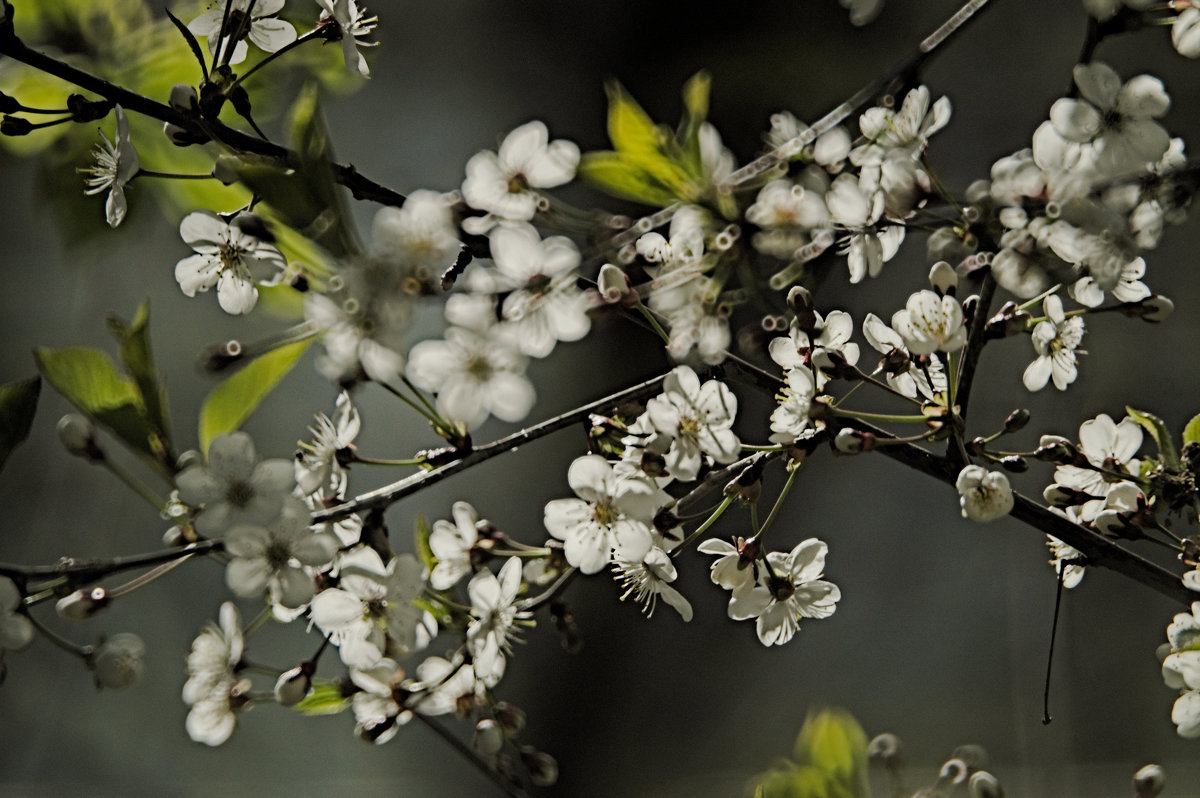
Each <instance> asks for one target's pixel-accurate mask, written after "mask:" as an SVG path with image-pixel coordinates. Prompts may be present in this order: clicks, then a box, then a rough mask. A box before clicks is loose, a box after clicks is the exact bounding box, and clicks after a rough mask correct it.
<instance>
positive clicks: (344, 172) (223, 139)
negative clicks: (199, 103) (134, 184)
mask: <svg viewBox="0 0 1200 798" xmlns="http://www.w3.org/2000/svg"><path fill="white" fill-rule="evenodd" d="M0 55H6V56H8V57H9V58H12V59H14V60H16V61H20V62H21V63H23V64H27V65H28V66H31V67H33V68H34V69H38V70H41V71H42V72H45V73H46V74H48V75H54V76H55V77H57V78H62V79H63V80H65V81H67V82H68V83H73V84H74V85H76V86H78V87H79V88H81V89H85V90H87V91H90V92H92V93H94V94H98V95H100V96H101V97H103V98H105V99H106V100H111V101H112V102H114V103H119V104H120V105H121V107H123V108H124V109H125V110H127V111H134V112H136V113H139V114H142V115H143V116H148V117H150V118H152V119H157V120H159V121H160V122H170V123H171V124H173V125H177V126H179V127H181V128H184V129H185V130H187V131H189V132H191V133H195V134H203V135H205V136H211V137H212V138H214V139H216V140H217V141H218V142H219V143H220V144H221V145H223V146H224V147H226V148H228V149H231V150H235V151H238V152H244V153H253V154H255V155H262V156H265V157H267V158H271V159H273V160H276V161H278V162H279V163H280V164H282V165H285V166H290V167H295V166H296V165H297V164H299V163H300V158H299V156H298V155H297V154H296V153H294V152H293V151H291V150H289V149H288V148H286V147H283V146H280V145H279V144H275V143H274V142H272V141H268V140H264V139H260V138H258V137H256V136H252V135H250V134H249V133H243V132H242V131H240V130H238V129H236V128H232V127H229V126H228V125H226V124H224V123H222V122H219V121H217V120H215V119H212V120H204V121H203V122H201V121H200V120H199V119H196V118H194V117H191V116H187V115H185V114H183V113H180V112H179V111H176V110H175V109H174V108H172V107H171V106H169V105H164V104H163V103H160V102H157V101H155V100H152V99H150V98H149V97H146V96H144V95H141V94H138V93H137V92H134V91H131V90H129V89H126V88H125V87H123V86H118V85H116V84H115V83H110V82H109V81H107V80H104V79H103V78H100V77H97V76H95V75H93V74H91V73H89V72H85V71H84V70H82V69H78V68H76V67H74V66H71V65H70V64H67V63H64V62H63V61H60V60H58V59H57V58H54V57H53V56H49V55H46V54H45V53H41V52H38V51H37V50H34V49H32V48H30V47H28V46H27V45H26V44H25V43H24V42H22V41H21V40H20V39H19V38H18V37H17V36H16V35H15V34H13V33H12V32H11V27H8V28H7V29H6V28H5V26H3V25H0ZM332 168H333V173H334V178H335V179H336V180H337V182H339V183H341V184H342V185H343V186H345V187H346V188H348V189H350V193H351V194H353V195H354V198H355V199H360V200H369V201H372V202H378V203H380V204H382V205H394V206H397V207H399V206H401V205H403V204H404V201H405V196H404V195H403V194H401V193H399V192H398V191H394V190H392V189H390V188H388V187H387V186H384V185H381V184H379V183H376V182H375V181H374V180H370V179H369V178H366V177H364V176H363V175H361V174H359V172H358V170H357V169H356V168H355V167H354V166H353V165H352V164H332Z"/></svg>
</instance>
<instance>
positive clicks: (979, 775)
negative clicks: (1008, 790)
mask: <svg viewBox="0 0 1200 798" xmlns="http://www.w3.org/2000/svg"><path fill="white" fill-rule="evenodd" d="M967 792H969V793H970V795H971V798H1004V788H1003V787H1001V786H1000V781H999V780H998V779H997V778H996V777H995V776H993V775H992V774H991V773H988V772H987V771H986V770H980V771H976V772H975V773H972V774H971V780H970V781H969V782H967Z"/></svg>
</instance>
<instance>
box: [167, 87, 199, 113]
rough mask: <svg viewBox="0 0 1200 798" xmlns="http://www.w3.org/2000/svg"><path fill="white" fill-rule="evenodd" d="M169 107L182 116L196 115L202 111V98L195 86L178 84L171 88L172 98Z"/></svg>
mask: <svg viewBox="0 0 1200 798" xmlns="http://www.w3.org/2000/svg"><path fill="white" fill-rule="evenodd" d="M167 103H168V105H170V106H171V107H172V108H174V109H175V110H176V111H179V112H180V113H181V114H195V113H199V111H200V96H199V95H198V94H196V89H195V87H194V86H189V85H187V84H186V83H176V84H175V85H174V86H172V87H171V97H170V99H169V100H168V101H167Z"/></svg>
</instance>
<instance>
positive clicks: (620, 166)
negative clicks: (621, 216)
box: [578, 151, 675, 208]
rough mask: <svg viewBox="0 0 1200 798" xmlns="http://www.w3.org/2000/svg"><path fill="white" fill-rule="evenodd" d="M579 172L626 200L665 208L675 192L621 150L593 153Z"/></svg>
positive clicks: (588, 154)
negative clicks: (659, 182) (620, 151)
mask: <svg viewBox="0 0 1200 798" xmlns="http://www.w3.org/2000/svg"><path fill="white" fill-rule="evenodd" d="M578 171H579V174H580V175H581V176H582V177H583V178H584V179H585V180H588V181H590V182H591V183H592V184H593V185H595V186H596V187H597V188H599V189H601V190H603V191H606V192H608V193H609V194H612V195H613V196H615V197H621V198H622V199H630V200H634V201H636V202H643V203H645V204H647V205H653V206H654V207H657V208H665V207H667V206H668V205H670V204H671V203H673V202H675V195H674V194H672V193H671V192H670V191H668V190H666V189H664V188H663V187H662V186H660V185H658V184H657V183H656V182H654V181H652V180H651V179H650V178H649V176H648V175H647V174H646V173H645V171H643V170H642V169H640V168H638V167H636V166H632V165H631V164H630V163H629V161H628V160H627V159H625V158H623V157H622V156H621V155H620V154H619V153H616V152H611V151H606V152H589V153H587V154H585V155H584V156H583V159H582V160H581V161H580V163H579V170H578Z"/></svg>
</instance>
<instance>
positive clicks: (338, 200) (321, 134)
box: [291, 83, 360, 255]
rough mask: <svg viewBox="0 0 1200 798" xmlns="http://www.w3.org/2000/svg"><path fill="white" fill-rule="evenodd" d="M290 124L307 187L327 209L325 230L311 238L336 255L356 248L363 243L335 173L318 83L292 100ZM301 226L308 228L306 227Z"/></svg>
mask: <svg viewBox="0 0 1200 798" xmlns="http://www.w3.org/2000/svg"><path fill="white" fill-rule="evenodd" d="M291 125H292V146H293V147H294V148H295V150H296V152H297V153H299V155H300V174H301V175H302V176H303V178H304V182H305V187H306V188H307V189H308V191H309V192H311V193H312V195H313V197H315V198H316V200H317V201H318V202H319V203H320V204H321V206H322V208H323V209H324V210H323V214H322V220H323V221H324V222H325V223H327V224H328V225H329V227H328V229H327V230H326V231H324V232H322V233H321V234H319V235H316V236H310V238H312V239H313V240H314V241H316V242H317V243H319V244H321V246H323V247H325V249H327V250H329V251H330V252H332V253H334V254H335V255H344V254H346V253H348V252H355V251H357V250H358V249H360V247H359V245H358V241H357V239H356V236H355V234H354V227H353V222H352V221H351V218H350V212H349V209H348V208H347V207H346V201H345V194H344V193H343V192H342V191H341V189H340V188H339V187H338V183H337V180H336V179H335V177H334V173H333V163H334V154H333V145H332V143H331V142H330V139H329V128H328V127H327V126H326V125H325V118H324V117H323V116H322V115H321V108H320V104H319V103H318V102H317V86H316V84H314V83H309V84H307V85H306V86H305V87H304V89H303V90H301V92H300V94H299V95H298V96H297V97H296V102H295V103H293V104H292V110H291ZM298 229H300V230H301V231H302V232H306V231H305V229H304V228H303V227H301V228H298Z"/></svg>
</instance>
